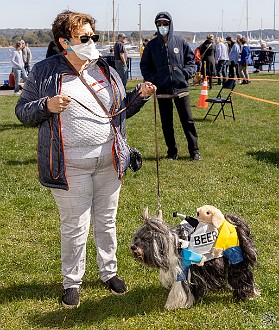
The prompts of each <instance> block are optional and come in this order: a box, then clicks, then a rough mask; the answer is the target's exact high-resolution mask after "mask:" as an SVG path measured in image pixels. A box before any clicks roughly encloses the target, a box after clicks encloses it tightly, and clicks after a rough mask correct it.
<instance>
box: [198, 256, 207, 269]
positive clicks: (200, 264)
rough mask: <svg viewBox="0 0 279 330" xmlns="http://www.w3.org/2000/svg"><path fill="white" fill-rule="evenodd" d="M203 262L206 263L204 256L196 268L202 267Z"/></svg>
mask: <svg viewBox="0 0 279 330" xmlns="http://www.w3.org/2000/svg"><path fill="white" fill-rule="evenodd" d="M205 262H206V256H202V259H201V261H200V263H198V266H201V267H202V266H203V265H204V263H205Z"/></svg>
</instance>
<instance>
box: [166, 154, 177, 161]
mask: <svg viewBox="0 0 279 330" xmlns="http://www.w3.org/2000/svg"><path fill="white" fill-rule="evenodd" d="M167 158H168V160H176V159H177V158H178V156H177V154H174V155H171V156H167Z"/></svg>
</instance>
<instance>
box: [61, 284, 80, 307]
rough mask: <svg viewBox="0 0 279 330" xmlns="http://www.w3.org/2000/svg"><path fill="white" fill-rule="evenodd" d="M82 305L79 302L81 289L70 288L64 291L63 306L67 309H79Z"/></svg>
mask: <svg viewBox="0 0 279 330" xmlns="http://www.w3.org/2000/svg"><path fill="white" fill-rule="evenodd" d="M79 304H80V301H79V289H78V288H69V289H66V290H64V293H63V296H62V305H63V307H65V308H77V307H78V306H79Z"/></svg>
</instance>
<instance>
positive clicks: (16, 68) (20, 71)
mask: <svg viewBox="0 0 279 330" xmlns="http://www.w3.org/2000/svg"><path fill="white" fill-rule="evenodd" d="M21 50H22V43H21V41H17V42H16V45H15V50H14V51H13V53H12V58H11V62H12V71H13V73H14V76H15V88H14V94H15V95H17V94H20V90H19V89H20V79H22V80H23V82H25V81H26V79H27V74H26V71H25V69H24V62H23V58H22V51H21Z"/></svg>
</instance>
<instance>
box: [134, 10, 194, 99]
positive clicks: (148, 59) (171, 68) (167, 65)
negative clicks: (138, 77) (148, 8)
mask: <svg viewBox="0 0 279 330" xmlns="http://www.w3.org/2000/svg"><path fill="white" fill-rule="evenodd" d="M161 14H165V15H167V16H168V17H169V19H170V30H169V34H168V42H167V43H166V44H165V43H164V40H163V36H162V35H161V34H160V32H159V30H158V29H157V33H158V35H157V37H156V38H154V39H152V40H150V41H149V42H148V44H147V45H146V47H145V49H144V52H143V55H142V58H141V61H140V69H141V73H142V75H143V78H144V80H145V81H150V82H152V83H153V84H155V85H156V86H157V93H158V94H178V93H181V92H185V91H188V90H189V84H188V80H189V79H190V78H192V77H193V75H194V74H195V72H196V65H195V55H194V53H193V51H192V49H191V48H190V46H189V44H188V43H187V42H186V41H185V40H183V39H182V38H180V37H177V36H175V35H174V34H173V22H172V17H171V15H170V14H169V13H168V12H161V13H159V14H158V15H157V16H156V18H157V17H158V16H159V15H161ZM156 18H155V21H156Z"/></svg>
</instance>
